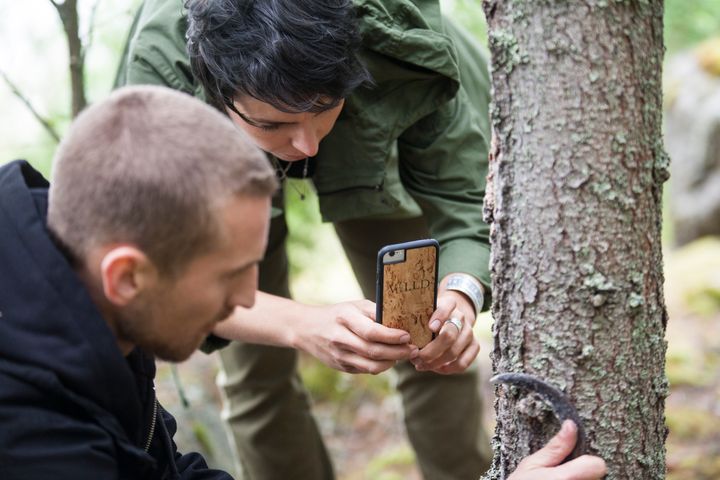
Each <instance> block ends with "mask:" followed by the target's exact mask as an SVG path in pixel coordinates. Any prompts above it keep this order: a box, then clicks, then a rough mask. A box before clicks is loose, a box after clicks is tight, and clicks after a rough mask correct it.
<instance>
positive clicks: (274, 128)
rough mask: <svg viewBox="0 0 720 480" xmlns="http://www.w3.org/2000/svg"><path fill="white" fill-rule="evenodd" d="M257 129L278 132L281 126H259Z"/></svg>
mask: <svg viewBox="0 0 720 480" xmlns="http://www.w3.org/2000/svg"><path fill="white" fill-rule="evenodd" d="M257 128H259V129H260V130H265V131H271V130H277V129H278V128H280V125H276V124H271V125H257Z"/></svg>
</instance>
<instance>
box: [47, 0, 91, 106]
mask: <svg viewBox="0 0 720 480" xmlns="http://www.w3.org/2000/svg"><path fill="white" fill-rule="evenodd" d="M50 1H51V2H52V4H53V5H54V6H55V8H56V9H57V11H58V14H59V15H60V20H61V21H62V25H63V30H64V31H65V37H66V38H67V43H68V58H69V67H70V93H71V109H72V116H73V118H75V117H77V116H78V114H79V113H80V112H81V111H82V110H83V109H84V108H85V106H86V105H87V100H86V98H85V50H84V49H83V44H82V40H80V24H79V17H78V10H77V0H65V1H64V2H63V3H57V2H56V1H55V0H50Z"/></svg>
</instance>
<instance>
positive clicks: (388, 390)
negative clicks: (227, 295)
mask: <svg viewBox="0 0 720 480" xmlns="http://www.w3.org/2000/svg"><path fill="white" fill-rule="evenodd" d="M665 263H666V267H665V272H666V278H667V285H666V302H667V305H668V311H669V314H670V322H669V324H668V331H667V340H668V355H667V372H668V377H669V379H670V382H671V394H670V396H669V398H668V399H667V409H666V417H667V423H668V426H669V427H670V435H669V437H668V442H667V449H668V454H667V463H668V477H667V478H668V479H669V480H691V479H692V480H711V479H720V240H707V241H701V242H699V243H698V244H693V245H691V246H690V247H687V248H684V249H683V250H681V251H676V252H667V253H666V262H665ZM322 275H326V273H323V274H322ZM336 275H337V277H336V278H334V281H336V282H350V280H348V277H347V275H349V273H348V272H347V271H345V272H344V273H342V272H341V273H337V274H336ZM315 280H317V279H313V278H305V279H303V280H302V282H303V283H302V284H303V285H304V284H305V283H313V282H314V281H315ZM325 280H327V277H325ZM333 284H335V285H337V284H338V283H333ZM309 291H313V290H312V289H311V288H309ZM296 293H297V292H296ZM300 293H301V294H302V295H307V296H312V295H311V294H309V293H307V292H305V293H303V292H302V291H301V292H300ZM356 293H357V292H356V291H352V292H349V291H346V292H337V291H336V292H333V293H332V294H333V295H335V296H338V297H342V296H343V295H354V294H356ZM315 300H317V299H315ZM490 322H491V319H490V318H489V316H487V315H485V316H481V317H480V319H479V321H478V329H477V330H478V336H479V338H480V339H481V344H482V352H481V354H480V357H479V359H478V364H479V368H480V369H481V372H482V377H483V378H485V379H487V378H488V377H489V374H490V366H489V358H488V356H487V352H489V351H490V345H491V336H490V326H489V324H490ZM177 371H178V373H179V378H180V379H181V384H182V386H183V390H184V392H185V396H186V397H187V399H188V401H189V403H190V406H189V407H187V408H185V407H183V405H182V402H181V401H180V395H179V393H178V388H177V386H176V384H175V382H174V381H173V378H172V372H171V369H170V366H169V365H167V364H161V365H160V367H159V375H158V396H159V397H160V400H161V402H162V403H163V404H164V405H165V406H166V407H167V408H168V409H169V410H170V411H171V412H173V413H174V414H176V416H178V417H179V424H180V425H181V429H182V432H181V435H179V437H178V442H177V443H178V445H179V448H181V450H200V451H202V452H204V453H205V454H206V455H207V456H208V457H209V459H210V462H211V463H212V464H213V465H216V466H219V467H222V468H225V469H229V470H232V469H233V465H232V460H231V455H230V449H229V447H228V444H227V440H226V439H225V435H224V431H223V427H222V424H221V421H220V394H219V392H218V390H217V388H216V386H215V383H214V379H215V375H216V372H217V364H216V359H215V357H214V356H207V355H204V354H202V353H197V354H195V355H194V356H193V357H192V358H191V359H190V360H189V361H188V362H185V363H184V364H182V365H180V366H178V367H177ZM301 373H302V375H303V378H304V381H305V383H306V386H307V388H308V390H309V392H310V395H311V397H312V399H313V402H314V412H315V414H316V418H317V420H318V424H319V425H320V428H321V430H322V432H323V435H324V437H325V439H326V443H327V445H328V448H329V450H330V452H331V455H332V457H333V461H334V464H335V468H336V471H337V473H338V478H339V479H341V480H400V479H406V480H415V479H420V478H421V477H420V474H419V473H418V469H417V467H416V464H415V459H414V456H413V453H412V450H411V448H410V446H409V444H408V442H407V440H406V438H405V433H404V427H403V423H402V412H401V408H400V400H399V397H398V396H397V394H396V393H395V391H394V389H393V388H392V382H393V378H392V374H387V373H386V374H382V375H378V376H375V377H373V376H367V375H354V376H353V375H346V374H340V373H338V372H334V371H332V370H330V369H328V368H327V367H324V366H323V365H321V364H319V363H318V362H316V361H314V360H313V359H311V358H308V357H302V358H301ZM482 393H483V397H484V399H485V410H486V414H485V420H486V426H487V428H488V431H490V432H492V428H493V422H492V418H493V412H492V401H493V394H492V390H491V389H490V387H489V385H485V386H484V387H483V392H482ZM183 426H184V427H185V428H183ZM189 426H192V428H188V427H189Z"/></svg>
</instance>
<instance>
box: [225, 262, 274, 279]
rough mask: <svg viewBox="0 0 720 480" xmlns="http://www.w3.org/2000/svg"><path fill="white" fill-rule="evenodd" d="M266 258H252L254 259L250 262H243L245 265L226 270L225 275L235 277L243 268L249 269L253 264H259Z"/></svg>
mask: <svg viewBox="0 0 720 480" xmlns="http://www.w3.org/2000/svg"><path fill="white" fill-rule="evenodd" d="M264 258H265V257H260V258H259V259H257V260H252V261H250V262H248V263H245V264H243V265H240V266H239V267H235V268H233V269H232V270H229V271H227V272H225V276H227V277H233V276H235V275H237V274H239V273H241V272H242V271H243V270H247V269H248V268H250V267H252V266H253V265H257V264H259V263H260V262H262V261H263V260H264Z"/></svg>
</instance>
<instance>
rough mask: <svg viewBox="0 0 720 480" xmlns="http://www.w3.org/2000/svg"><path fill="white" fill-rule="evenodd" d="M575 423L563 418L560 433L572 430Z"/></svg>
mask: <svg viewBox="0 0 720 480" xmlns="http://www.w3.org/2000/svg"><path fill="white" fill-rule="evenodd" d="M574 425H575V424H574V423H573V422H572V421H571V420H565V421H564V422H563V424H562V428H561V429H560V430H561V431H562V433H564V434H567V433H570V432H572V430H573V426H574Z"/></svg>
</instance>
